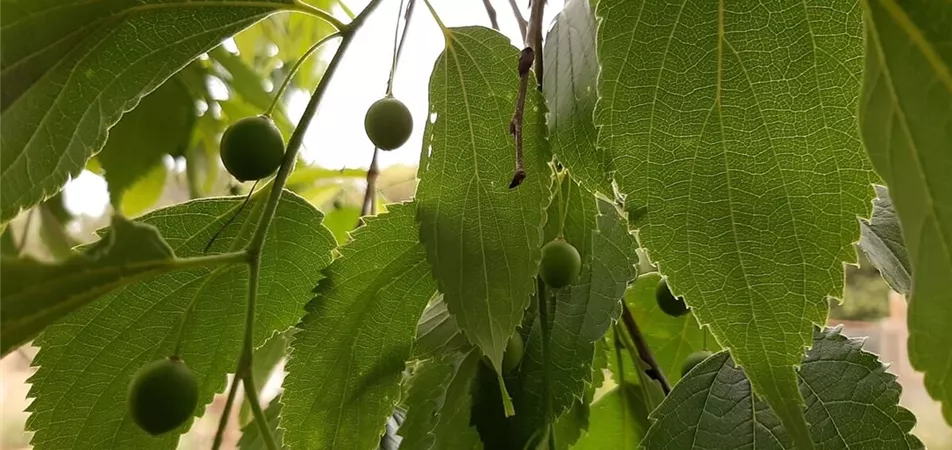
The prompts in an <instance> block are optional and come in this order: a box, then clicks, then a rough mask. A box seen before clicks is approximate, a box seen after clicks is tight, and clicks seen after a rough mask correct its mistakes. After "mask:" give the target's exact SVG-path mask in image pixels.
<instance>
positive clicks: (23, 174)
mask: <svg viewBox="0 0 952 450" xmlns="http://www.w3.org/2000/svg"><path fill="white" fill-rule="evenodd" d="M270 4H273V7H270V6H267V5H270ZM291 5H292V2H291V0H262V1H256V2H253V3H249V2H246V1H243V0H222V1H215V2H202V4H197V3H196V2H192V1H189V0H116V1H109V2H89V1H86V0H63V1H58V2H55V3H49V2H36V1H34V0H10V1H4V2H3V7H2V10H0V31H2V34H3V40H2V44H0V53H2V54H3V58H2V60H0V84H3V92H2V93H0V110H2V114H0V149H2V153H0V190H2V191H3V192H7V193H8V194H7V195H4V196H3V198H2V199H0V221H3V222H6V221H8V220H10V219H11V218H12V217H13V216H15V215H16V214H17V213H18V212H19V211H20V210H22V209H24V208H26V207H29V206H31V205H34V204H36V203H38V202H39V201H40V200H42V199H43V198H45V197H49V196H50V195H52V194H54V193H55V192H56V191H58V190H59V189H60V188H61V186H62V185H63V183H65V182H66V180H67V179H68V178H69V176H71V175H76V174H78V173H79V172H80V170H81V169H82V167H83V165H84V164H85V163H86V160H87V159H89V157H91V156H92V155H94V154H96V152H98V151H99V150H100V148H102V146H103V145H104V144H105V142H106V137H107V130H109V128H110V127H112V126H113V125H114V124H116V122H118V121H119V118H120V117H121V116H122V114H123V113H125V112H127V111H129V110H130V109H132V108H133V107H135V106H136V104H137V103H139V100H140V99H141V98H142V97H143V96H145V95H147V94H148V93H150V92H152V91H153V90H155V89H156V88H158V87H159V86H160V85H162V83H163V82H164V81H165V80H166V79H167V78H169V77H170V76H171V75H172V74H174V73H175V72H177V71H178V70H179V69H181V68H182V67H184V66H185V65H186V64H187V63H188V62H189V61H191V60H192V59H194V58H195V57H197V56H198V55H200V54H202V53H203V52H205V51H207V50H209V49H211V48H212V47H214V46H216V45H218V44H219V43H220V42H221V41H222V40H224V39H225V38H227V37H229V36H231V35H233V34H235V33H236V32H238V31H239V30H241V29H243V28H245V27H248V26H249V25H251V24H253V23H254V22H256V21H258V20H260V19H262V18H264V17H266V16H267V15H269V14H271V13H273V12H275V11H277V10H279V9H287V8H290V7H291ZM10 193H16V194H15V195H10Z"/></svg>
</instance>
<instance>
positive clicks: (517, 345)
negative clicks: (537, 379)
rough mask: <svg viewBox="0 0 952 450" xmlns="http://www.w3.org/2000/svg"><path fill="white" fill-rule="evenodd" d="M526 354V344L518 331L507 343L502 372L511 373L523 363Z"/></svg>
mask: <svg viewBox="0 0 952 450" xmlns="http://www.w3.org/2000/svg"><path fill="white" fill-rule="evenodd" d="M524 353H525V343H524V342H523V341H522V335H521V334H519V330H516V332H515V333H513V334H512V337H510V338H509V342H508V343H506V353H503V355H502V371H503V373H509V372H512V371H513V370H516V367H519V363H520V362H522V355H523V354H524Z"/></svg>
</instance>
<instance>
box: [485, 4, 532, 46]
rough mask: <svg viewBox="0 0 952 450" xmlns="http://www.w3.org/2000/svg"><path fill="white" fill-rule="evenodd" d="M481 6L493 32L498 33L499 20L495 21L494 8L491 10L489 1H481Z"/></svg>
mask: <svg viewBox="0 0 952 450" xmlns="http://www.w3.org/2000/svg"><path fill="white" fill-rule="evenodd" d="M483 6H484V7H485V8H486V15H487V16H489V23H491V24H492V26H493V29H494V30H496V31H499V20H497V19H496V8H493V4H492V3H490V1H489V0H483ZM523 39H525V38H523Z"/></svg>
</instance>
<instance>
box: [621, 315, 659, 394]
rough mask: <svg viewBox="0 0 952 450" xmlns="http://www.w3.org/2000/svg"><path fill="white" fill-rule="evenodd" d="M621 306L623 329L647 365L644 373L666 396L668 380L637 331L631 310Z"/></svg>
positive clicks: (639, 331) (643, 338)
mask: <svg viewBox="0 0 952 450" xmlns="http://www.w3.org/2000/svg"><path fill="white" fill-rule="evenodd" d="M621 306H622V310H621V317H622V321H623V322H624V323H625V329H626V330H627V331H628V335H629V336H630V337H631V340H632V341H634V344H635V348H636V349H637V350H638V356H639V357H640V358H641V360H642V361H644V362H645V364H647V365H648V369H647V370H645V373H646V374H647V375H648V376H649V377H651V378H652V379H654V380H656V381H657V382H658V384H660V385H661V390H662V391H664V395H668V394H669V393H671V385H670V384H668V379H667V378H665V377H664V372H662V371H661V366H660V365H658V361H656V360H655V359H654V355H653V354H652V353H651V349H649V348H648V343H647V342H645V337H644V336H642V335H641V330H639V329H638V324H637V323H636V322H635V316H633V315H632V314H631V310H630V309H628V305H627V304H626V303H625V302H622V305H621Z"/></svg>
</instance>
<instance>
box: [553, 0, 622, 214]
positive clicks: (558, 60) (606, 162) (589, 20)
mask: <svg viewBox="0 0 952 450" xmlns="http://www.w3.org/2000/svg"><path fill="white" fill-rule="evenodd" d="M543 55H544V57H545V60H544V62H545V64H544V67H545V72H544V79H543V81H542V92H543V94H544V95H545V99H546V102H547V104H548V107H549V120H548V123H549V143H550V144H551V145H552V153H555V155H556V156H557V157H558V159H559V161H561V162H562V164H565V165H566V166H568V167H572V168H573V169H574V170H577V171H579V175H578V179H580V180H584V182H585V183H586V187H588V188H589V189H590V190H592V191H599V192H601V193H602V194H604V195H607V196H609V197H611V196H613V195H614V192H615V191H614V190H613V189H612V180H611V175H612V172H614V170H613V169H612V164H611V159H610V158H608V157H607V154H606V150H605V149H604V148H600V147H596V145H595V139H596V133H597V132H596V130H595V124H594V123H593V122H592V113H593V112H594V111H595V101H596V100H597V99H598V93H597V91H596V83H597V78H598V56H597V55H596V54H595V17H594V16H593V15H592V8H591V6H589V0H569V1H567V2H565V7H564V8H563V9H562V12H561V13H559V15H558V16H556V18H555V24H554V25H553V26H552V29H551V30H549V33H548V34H547V35H546V38H545V49H544V52H543Z"/></svg>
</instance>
